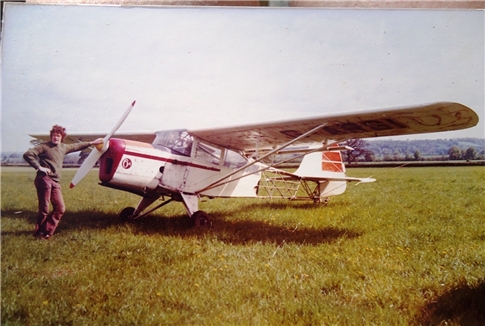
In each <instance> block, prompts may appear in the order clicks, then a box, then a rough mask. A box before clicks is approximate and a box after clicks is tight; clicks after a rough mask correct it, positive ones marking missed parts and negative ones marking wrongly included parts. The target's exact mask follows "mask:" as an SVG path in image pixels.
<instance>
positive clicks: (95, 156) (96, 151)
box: [69, 101, 136, 188]
mask: <svg viewBox="0 0 485 326" xmlns="http://www.w3.org/2000/svg"><path fill="white" fill-rule="evenodd" d="M135 103H136V101H133V103H131V105H130V106H129V107H128V108H127V109H126V110H125V113H123V115H122V116H121V118H120V119H119V120H118V122H117V123H116V125H115V126H114V127H113V129H111V131H110V132H109V133H108V134H107V135H106V136H105V137H104V138H103V143H102V144H100V145H96V147H95V148H93V149H92V151H91V153H89V156H88V157H87V158H86V160H85V161H84V162H83V164H82V165H81V167H80V168H79V170H78V171H77V173H76V175H75V176H74V178H72V181H71V185H70V186H69V188H74V186H75V185H77V184H78V183H79V181H81V180H82V179H83V178H84V177H85V176H86V174H88V172H89V171H90V170H91V169H92V168H93V166H94V165H95V164H96V162H97V161H98V160H99V158H100V157H101V156H102V155H103V154H104V153H105V152H106V151H107V150H108V146H109V139H110V138H111V137H112V136H113V134H114V133H115V132H116V131H117V130H118V128H119V127H120V126H121V125H122V124H123V122H124V121H125V119H126V118H127V117H128V115H129V114H130V112H131V110H132V109H133V107H134V106H135Z"/></svg>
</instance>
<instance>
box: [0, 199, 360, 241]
mask: <svg viewBox="0 0 485 326" xmlns="http://www.w3.org/2000/svg"><path fill="white" fill-rule="evenodd" d="M250 206H251V207H249V208H248V207H243V208H240V209H239V210H237V209H236V210H234V211H233V212H231V213H227V212H213V213H212V214H211V216H212V218H213V226H212V228H210V229H205V228H195V227H193V226H192V224H191V222H190V220H189V219H188V217H187V216H186V215H178V216H173V217H164V216H162V215H160V214H161V213H159V214H152V215H148V216H145V217H141V218H139V219H137V220H135V221H123V220H121V219H120V218H119V217H118V216H117V215H116V214H106V213H104V212H101V211H96V210H84V211H79V212H72V211H71V212H70V211H67V212H66V214H65V215H64V216H63V218H62V221H61V223H60V224H59V226H58V228H57V231H56V233H57V234H65V233H68V232H75V231H79V230H86V229H107V228H111V227H118V226H122V225H128V226H129V227H130V228H132V230H133V232H135V233H139V234H146V235H154V234H160V235H177V236H180V237H201V236H204V235H205V234H208V233H210V234H211V235H212V236H216V237H218V238H219V239H220V240H221V241H223V242H226V243H230V244H247V243H256V242H262V243H276V244H283V243H295V244H301V245H304V244H307V245H315V244H325V243H332V242H335V241H337V240H338V239H353V238H357V237H359V236H360V235H361V233H359V232H357V231H354V230H349V229H344V228H336V227H323V228H319V229H309V228H305V227H304V226H302V225H297V226H296V227H295V226H282V225H274V221H272V222H273V223H270V222H269V221H251V220H246V219H241V218H239V219H238V218H232V217H231V216H237V215H240V214H241V213H242V212H243V211H246V210H247V209H254V208H255V204H252V205H250ZM303 206H305V205H303ZM303 206H302V208H303ZM261 207H263V206H261ZM284 207H286V205H284V204H281V205H279V204H274V205H272V209H284ZM256 208H257V207H256ZM36 214H37V213H36V212H33V211H23V212H22V213H21V214H14V212H13V211H2V216H4V217H13V218H23V219H26V220H27V221H28V222H29V223H30V224H32V229H33V226H34V224H35V221H36ZM2 235H19V236H20V235H32V231H2Z"/></svg>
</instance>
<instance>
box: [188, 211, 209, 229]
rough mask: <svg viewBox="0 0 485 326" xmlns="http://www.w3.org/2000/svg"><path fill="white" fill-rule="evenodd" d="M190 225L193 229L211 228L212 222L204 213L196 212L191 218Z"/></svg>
mask: <svg viewBox="0 0 485 326" xmlns="http://www.w3.org/2000/svg"><path fill="white" fill-rule="evenodd" d="M191 219H192V223H193V224H194V226H195V227H202V228H210V227H212V221H211V219H210V217H209V215H207V213H206V212H203V211H197V212H195V213H194V214H192V216H191Z"/></svg>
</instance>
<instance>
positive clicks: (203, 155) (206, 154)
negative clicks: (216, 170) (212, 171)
mask: <svg viewBox="0 0 485 326" xmlns="http://www.w3.org/2000/svg"><path fill="white" fill-rule="evenodd" d="M195 158H196V159H197V160H201V161H204V162H206V163H209V164H212V165H219V162H220V160H221V150H220V149H219V148H216V147H212V146H209V145H206V144H202V143H197V148H196V151H195Z"/></svg>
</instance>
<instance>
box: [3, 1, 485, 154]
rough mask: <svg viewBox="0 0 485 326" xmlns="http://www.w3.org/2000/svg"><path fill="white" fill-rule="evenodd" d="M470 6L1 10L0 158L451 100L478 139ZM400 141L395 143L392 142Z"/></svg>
mask: <svg viewBox="0 0 485 326" xmlns="http://www.w3.org/2000/svg"><path fill="white" fill-rule="evenodd" d="M484 23H485V12H484V11H477V10H470V11H468V10H376V9H372V10H359V9H333V10H331V9H315V8H308V9H305V8H240V7H239V8H228V7H185V8H181V7H120V6H81V5H73V6H68V5H30V4H22V3H18V4H12V3H7V5H6V10H5V12H4V25H3V35H2V110H1V113H2V116H1V124H2V151H4V152H5V151H24V150H26V149H27V148H29V147H30V146H31V145H30V144H29V140H30V139H31V138H30V137H29V136H28V134H29V133H39V132H40V133H48V131H49V130H50V128H51V127H52V125H54V124H61V125H63V126H64V127H66V128H67V131H68V133H69V132H73V133H74V132H75V133H79V132H106V133H107V132H108V131H109V130H110V129H111V127H112V126H113V125H114V124H115V123H116V122H117V121H118V119H119V117H120V116H121V115H122V113H123V112H124V110H125V109H126V108H127V107H128V106H129V105H130V104H131V102H132V101H133V100H136V101H137V104H136V105H135V108H134V109H133V111H132V113H131V115H130V116H129V117H128V118H127V120H126V121H125V123H124V125H123V126H122V127H121V128H120V131H135V132H136V131H143V132H147V131H156V130H163V129H178V128H193V129H194V128H210V127H218V126H228V125H239V124H246V123H254V122H266V121H275V120H282V119H285V120H286V119H293V118H303V117H311V116H318V115H325V114H331V113H332V114H334V113H338V112H342V113H349V112H358V111H361V110H370V109H383V108H393V107H400V106H407V105H414V104H423V103H431V102H437V101H452V102H459V103H462V104H464V105H466V106H469V107H470V108H472V109H474V110H475V112H477V113H478V115H479V117H480V122H479V125H478V126H477V127H474V128H471V129H466V130H463V131H454V132H446V133H434V134H425V135H419V136H406V137H405V138H403V139H437V138H459V137H480V138H483V137H485V131H484V129H485V128H484V122H485V116H484V110H485V109H484V108H485V104H484V102H485V95H484V89H485V87H484V73H485V68H484V48H485V46H484V43H485V35H484ZM397 139H400V138H397Z"/></svg>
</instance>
